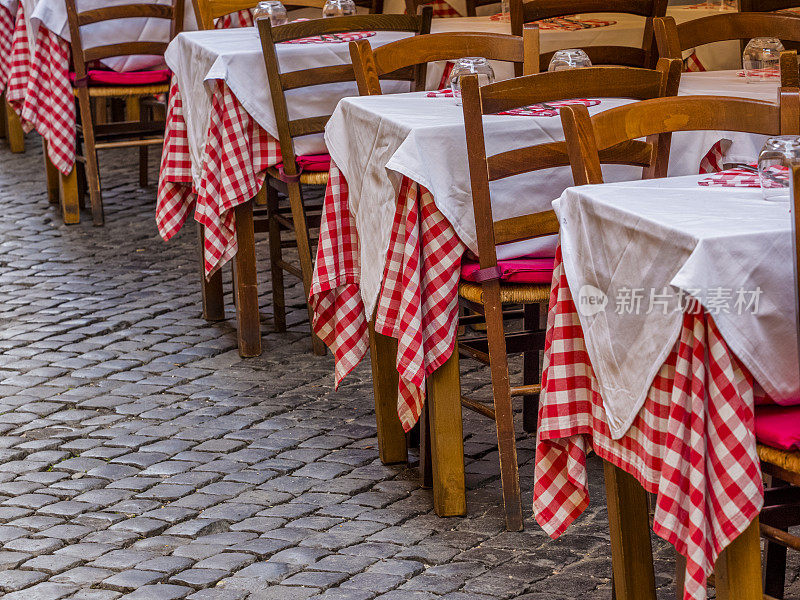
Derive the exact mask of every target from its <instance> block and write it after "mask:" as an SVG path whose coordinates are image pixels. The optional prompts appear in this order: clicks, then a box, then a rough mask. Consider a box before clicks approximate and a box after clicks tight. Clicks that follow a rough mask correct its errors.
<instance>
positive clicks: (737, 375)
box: [533, 248, 763, 600]
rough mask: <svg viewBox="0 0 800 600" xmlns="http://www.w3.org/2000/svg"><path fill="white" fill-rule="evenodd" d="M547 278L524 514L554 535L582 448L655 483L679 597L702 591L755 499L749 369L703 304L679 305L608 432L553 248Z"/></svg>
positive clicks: (581, 463) (566, 520) (759, 500)
mask: <svg viewBox="0 0 800 600" xmlns="http://www.w3.org/2000/svg"><path fill="white" fill-rule="evenodd" d="M553 280H554V285H553V293H552V296H551V302H550V312H549V314H548V334H547V338H546V344H545V365H544V372H543V377H542V386H543V390H544V392H543V394H542V399H541V403H540V411H539V429H538V432H537V444H536V469H535V477H534V503H533V507H534V515H535V517H536V520H537V521H538V522H539V524H540V525H541V526H542V528H543V529H544V530H545V531H546V532H547V533H548V534H550V535H551V536H553V537H557V536H558V535H560V534H561V533H563V531H564V530H565V529H566V528H567V527H568V526H569V524H570V523H571V522H572V521H573V520H575V519H576V518H577V517H578V516H579V515H580V514H581V513H582V512H583V510H584V509H585V508H586V506H587V504H588V500H589V496H588V489H587V485H586V466H585V460H586V459H585V455H586V451H587V450H588V449H589V448H591V449H593V450H594V451H595V452H596V453H597V454H598V455H599V456H600V457H602V458H603V459H605V460H608V461H610V462H612V463H613V464H615V465H616V466H618V467H620V468H622V469H623V470H625V471H626V472H628V473H631V474H632V475H634V476H635V477H636V478H637V480H638V481H639V482H640V483H641V484H642V485H643V487H644V488H645V489H646V490H647V491H648V492H651V493H654V494H656V496H657V504H656V511H655V517H654V525H653V527H654V531H655V532H656V534H657V535H659V536H660V537H662V538H664V539H666V540H667V541H669V542H670V543H672V544H673V545H674V546H675V548H676V549H677V551H678V552H680V553H681V554H683V555H684V556H686V557H687V568H686V585H685V590H684V598H686V600H702V599H704V598H705V597H706V576H707V575H708V574H709V573H710V572H711V571H712V569H713V565H714V562H715V561H716V558H717V556H718V555H719V553H720V552H721V551H722V549H724V547H725V546H727V544H728V543H730V541H731V540H733V539H734V538H735V537H736V536H737V535H738V534H739V533H741V532H742V531H744V529H745V528H746V527H747V526H748V525H749V523H750V522H751V521H752V520H753V519H754V518H755V517H756V516H757V514H758V512H759V510H760V508H761V505H762V504H763V489H762V485H761V477H760V467H759V464H758V459H757V455H756V451H755V435H754V433H753V418H754V417H753V407H754V391H755V390H754V388H755V387H756V386H755V384H754V382H753V380H752V377H751V376H750V375H749V374H748V373H746V372H745V371H744V370H743V369H742V368H741V366H740V365H739V364H738V362H737V361H736V359H735V358H734V357H733V356H732V354H731V353H730V351H729V350H728V348H727V346H726V344H725V342H724V341H723V340H722V337H721V336H720V334H719V331H718V330H717V328H716V325H715V324H714V322H713V321H712V320H711V318H710V317H709V316H708V315H707V314H706V313H704V312H698V313H696V314H686V315H684V323H683V327H682V330H681V333H680V338H679V340H678V342H677V343H676V347H675V349H674V351H673V352H672V353H671V355H670V356H669V358H668V359H667V360H666V361H665V363H664V365H663V366H662V367H661V370H660V371H659V373H658V374H657V375H656V377H655V379H654V381H653V383H652V386H651V388H650V391H649V393H648V397H647V400H646V402H645V404H644V406H643V407H642V410H641V411H640V412H639V415H638V416H637V417H636V420H635V421H634V423H633V424H632V425H631V428H630V429H629V430H628V432H627V433H626V434H625V435H624V436H623V437H622V438H620V439H619V440H613V439H611V435H610V430H609V428H608V425H607V422H606V418H605V411H604V410H603V404H602V399H601V397H600V394H599V392H598V388H597V385H596V380H595V379H594V374H593V371H592V367H591V363H590V361H589V358H588V354H587V353H586V347H585V345H584V341H583V332H582V329H581V326H580V321H579V318H578V314H577V312H576V309H575V305H574V303H573V301H572V296H571V294H570V291H569V287H568V284H567V281H566V276H565V274H564V269H563V265H562V263H561V251H560V248H559V250H558V252H557V256H556V265H555V271H554V274H553Z"/></svg>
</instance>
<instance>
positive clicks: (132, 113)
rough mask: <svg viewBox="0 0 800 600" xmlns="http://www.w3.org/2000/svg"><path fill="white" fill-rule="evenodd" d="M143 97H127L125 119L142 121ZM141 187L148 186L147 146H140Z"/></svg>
mask: <svg viewBox="0 0 800 600" xmlns="http://www.w3.org/2000/svg"><path fill="white" fill-rule="evenodd" d="M143 118H144V116H143V114H142V105H141V99H140V98H137V97H136V96H129V97H128V98H125V120H126V121H142V120H143ZM139 187H142V188H144V187H147V146H139Z"/></svg>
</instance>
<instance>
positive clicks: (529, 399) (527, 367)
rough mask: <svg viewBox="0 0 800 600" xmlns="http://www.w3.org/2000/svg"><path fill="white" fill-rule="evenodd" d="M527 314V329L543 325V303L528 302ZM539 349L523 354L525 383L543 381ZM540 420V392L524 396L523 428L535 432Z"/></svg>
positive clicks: (525, 318) (528, 431) (531, 383)
mask: <svg viewBox="0 0 800 600" xmlns="http://www.w3.org/2000/svg"><path fill="white" fill-rule="evenodd" d="M523 310H524V311H525V315H524V318H523V326H524V328H525V330H526V331H531V330H534V329H538V328H539V327H541V322H540V320H541V305H539V304H526V305H525V306H524V307H523ZM539 354H540V352H539V350H528V351H527V352H525V353H524V354H523V359H522V360H523V366H522V380H523V383H524V384H525V385H535V384H537V383H540V382H541V373H540V372H539ZM538 421H539V394H530V395H528V396H523V397H522V430H523V431H525V432H526V433H534V432H535V431H536V427H537V425H538Z"/></svg>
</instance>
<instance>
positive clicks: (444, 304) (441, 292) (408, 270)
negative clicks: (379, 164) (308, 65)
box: [310, 165, 465, 430]
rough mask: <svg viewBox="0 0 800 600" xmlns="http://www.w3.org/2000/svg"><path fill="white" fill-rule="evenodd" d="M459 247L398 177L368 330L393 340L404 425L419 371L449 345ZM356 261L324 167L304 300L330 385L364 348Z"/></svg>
mask: <svg viewBox="0 0 800 600" xmlns="http://www.w3.org/2000/svg"><path fill="white" fill-rule="evenodd" d="M464 249H465V246H464V244H463V243H462V242H461V241H460V240H459V239H458V236H457V235H456V233H455V231H454V230H453V228H452V227H451V225H450V223H449V222H448V221H447V219H446V218H445V217H444V215H442V213H441V212H439V210H438V209H437V208H436V205H435V204H434V202H433V197H432V196H431V193H430V192H429V191H428V190H426V189H425V188H423V187H421V186H419V184H417V183H415V182H413V181H411V180H410V179H408V178H404V179H403V180H402V182H401V185H400V192H399V194H398V201H397V209H396V212H395V215H394V219H393V222H392V231H391V238H390V242H389V249H388V252H387V260H386V267H385V269H384V276H383V285H382V287H381V291H380V294H379V297H378V303H377V309H376V312H375V330H376V332H377V333H380V334H382V335H387V336H389V337H393V338H395V339H397V340H398V350H397V370H398V373H399V375H400V382H399V385H398V400H397V402H398V406H397V412H398V416H399V417H400V421H401V423H402V424H403V427H404V429H406V430H409V429H411V428H412V427H413V426H414V424H416V422H417V420H418V419H419V415H420V413H421V411H422V405H423V403H424V401H425V379H426V377H427V375H429V374H430V373H432V372H433V371H434V370H435V369H437V368H438V367H439V366H441V365H442V364H444V362H445V361H446V360H447V359H448V358H449V357H450V354H451V353H452V352H453V350H454V348H455V340H456V327H457V325H458V319H457V316H458V279H459V275H460V266H461V255H462V254H463V252H464ZM359 266H360V263H359V250H358V232H357V231H356V226H355V221H354V219H353V217H352V215H351V214H350V211H349V208H348V191H347V184H346V182H345V180H344V177H342V175H341V173H340V172H339V170H338V168H336V167H335V165H331V178H330V181H329V183H328V189H327V191H326V195H325V209H324V213H323V221H322V226H321V229H320V242H319V247H318V249H317V260H316V263H315V265H314V280H313V283H312V287H311V299H310V302H311V306H312V310H313V314H314V317H313V325H314V331H315V332H316V333H317V335H319V336H320V338H321V339H322V340H323V341H324V342H325V343H326V344H327V345H328V347H330V348H331V350H332V351H333V355H334V359H335V362H336V383H337V385H338V383H339V382H340V381H341V380H342V378H344V377H345V376H346V375H347V373H349V372H350V371H351V370H352V369H353V367H355V365H357V364H358V363H359V362H360V361H361V359H362V358H363V357H364V355H365V354H366V352H367V348H368V328H367V321H368V318H367V315H366V314H365V313H364V305H363V302H362V300H361V295H360V290H359V286H358V282H359V277H360V270H359Z"/></svg>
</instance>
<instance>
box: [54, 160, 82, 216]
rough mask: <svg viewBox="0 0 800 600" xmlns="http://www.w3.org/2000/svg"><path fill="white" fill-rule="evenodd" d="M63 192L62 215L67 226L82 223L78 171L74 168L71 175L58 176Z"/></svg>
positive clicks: (61, 174) (60, 174)
mask: <svg viewBox="0 0 800 600" xmlns="http://www.w3.org/2000/svg"><path fill="white" fill-rule="evenodd" d="M58 177H59V182H60V191H61V214H62V216H63V218H64V223H65V224H66V225H74V224H76V223H80V222H81V211H80V208H79V202H78V170H77V169H76V168H75V167H74V166H73V167H72V171H70V173H69V175H64V174H63V173H61V172H59V174H58Z"/></svg>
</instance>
